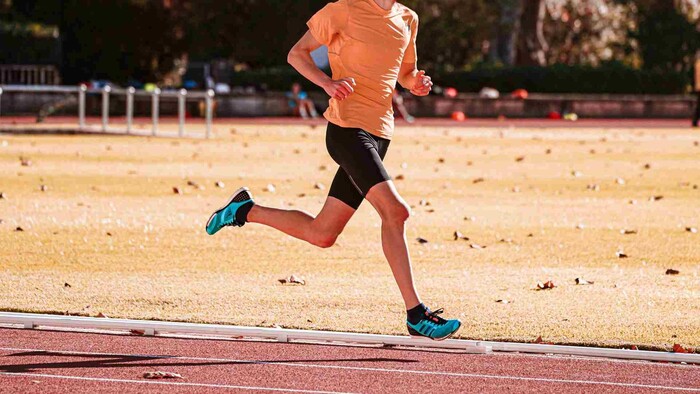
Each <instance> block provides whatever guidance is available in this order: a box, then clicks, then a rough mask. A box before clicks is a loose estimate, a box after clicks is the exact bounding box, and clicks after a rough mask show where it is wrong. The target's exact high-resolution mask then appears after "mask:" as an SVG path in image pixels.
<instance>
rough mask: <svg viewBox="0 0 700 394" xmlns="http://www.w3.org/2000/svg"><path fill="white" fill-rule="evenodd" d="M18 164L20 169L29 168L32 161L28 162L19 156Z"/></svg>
mask: <svg viewBox="0 0 700 394" xmlns="http://www.w3.org/2000/svg"><path fill="white" fill-rule="evenodd" d="M19 164H20V165H21V166H22V167H31V166H32V164H33V163H32V161H31V160H29V159H28V158H26V157H22V156H20V158H19Z"/></svg>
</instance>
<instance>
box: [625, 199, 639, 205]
mask: <svg viewBox="0 0 700 394" xmlns="http://www.w3.org/2000/svg"><path fill="white" fill-rule="evenodd" d="M627 203H628V204H630V205H637V200H629V201H627Z"/></svg>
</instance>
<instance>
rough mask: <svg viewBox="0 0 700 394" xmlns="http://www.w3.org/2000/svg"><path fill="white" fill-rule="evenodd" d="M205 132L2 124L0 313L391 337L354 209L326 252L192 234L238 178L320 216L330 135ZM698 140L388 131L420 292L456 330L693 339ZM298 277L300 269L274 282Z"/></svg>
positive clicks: (297, 130) (696, 335) (370, 244)
mask: <svg viewBox="0 0 700 394" xmlns="http://www.w3.org/2000/svg"><path fill="white" fill-rule="evenodd" d="M216 132H217V134H218V136H219V138H218V139H216V140H213V141H203V140H174V139H149V138H142V137H102V136H100V137H94V136H92V137H91V136H9V135H4V136H1V135H0V192H2V193H4V197H5V198H4V199H0V220H2V222H1V223H0V250H2V251H3V252H2V253H1V254H0V309H2V310H9V311H34V312H52V313H53V312H55V313H65V312H67V313H71V314H83V315H92V316H95V315H97V314H98V313H104V314H106V315H107V316H110V317H128V318H145V319H167V320H180V321H194V322H218V323H232V324H239V325H248V326H274V325H279V326H282V327H294V328H305V329H324V330H325V329H328V330H347V331H362V332H376V333H391V334H404V333H405V326H404V324H403V319H404V311H403V305H402V302H401V301H400V298H399V293H398V289H397V288H396V286H395V284H394V282H393V279H392V277H391V273H390V270H389V267H388V264H387V263H386V262H385V260H384V258H383V255H382V252H381V245H380V242H379V232H380V229H379V224H380V223H379V217H378V216H377V214H376V213H374V212H373V211H372V209H371V207H370V206H369V205H368V204H363V206H362V207H361V208H360V210H359V211H358V213H357V215H356V217H355V218H353V220H352V221H351V222H350V224H349V225H348V227H347V230H346V232H345V233H344V234H343V235H342V236H341V237H340V239H339V242H338V245H336V246H334V247H332V248H330V249H325V250H321V249H316V248H314V247H312V246H310V245H307V244H305V243H303V242H301V241H297V240H294V239H291V238H287V237H285V236H282V235H281V234H279V233H277V232H275V231H274V230H271V229H268V228H264V227H262V226H257V225H247V226H245V227H244V228H240V229H238V228H235V229H233V228H232V229H226V231H223V232H222V233H219V234H217V235H216V236H214V237H210V236H207V235H206V234H205V232H204V223H205V222H206V219H207V218H208V216H209V214H210V212H211V211H212V210H213V209H215V208H218V207H219V206H220V205H221V204H222V203H224V202H225V200H226V198H227V197H228V196H229V194H230V193H232V192H233V191H234V190H235V189H236V188H237V187H239V186H241V185H247V186H249V187H250V188H251V189H252V191H253V193H254V194H255V196H256V197H257V199H258V201H259V202H261V203H263V204H265V205H271V206H275V207H290V208H295V209H303V210H307V211H309V212H312V213H316V212H318V210H319V209H320V207H321V205H322V203H323V200H324V198H325V194H326V192H327V190H320V189H317V188H315V187H314V184H315V183H322V184H324V185H326V188H327V186H328V185H329V184H330V181H331V179H332V177H333V174H334V171H335V168H336V167H335V164H334V163H333V162H332V161H331V159H330V158H329V156H328V155H327V153H326V150H325V144H324V128H323V127H312V126H289V127H283V126H251V125H248V126H242V125H233V124H231V125H227V124H222V123H219V124H218V125H217V126H216ZM697 141H700V134H698V133H697V132H693V131H691V130H689V129H687V130H686V129H683V130H681V129H678V130H673V129H665V130H662V129H658V130H654V129H645V130H642V129H617V130H616V129H586V128H584V129H576V130H567V129H563V128H562V129H533V128H528V129H519V128H508V127H502V128H479V129H468V128H445V127H431V128H419V127H418V128H407V127H402V128H399V129H398V130H397V133H396V138H395V140H394V141H393V142H392V146H391V148H390V149H389V154H388V156H387V167H388V169H389V171H390V173H391V174H392V175H394V176H397V175H403V179H401V180H397V181H396V183H397V185H398V189H399V191H400V192H401V193H402V195H403V196H404V197H405V199H406V200H407V201H408V202H409V204H411V205H412V206H413V209H414V215H413V216H412V218H411V220H410V222H409V230H408V238H409V242H410V246H411V252H412V255H413V258H414V270H415V275H416V281H417V284H418V286H419V290H420V292H421V295H422V297H423V299H424V300H425V301H426V303H428V304H429V305H431V306H433V307H434V308H436V307H444V308H445V310H446V315H448V316H450V317H458V318H460V319H462V320H463V322H464V323H465V324H464V328H463V330H462V331H461V332H460V335H461V337H463V338H479V339H495V340H518V341H533V340H535V338H537V337H538V336H541V337H542V338H543V340H544V341H546V342H554V343H583V344H596V345H606V346H621V345H627V344H636V345H640V346H649V347H667V346H669V345H672V344H673V343H680V344H683V345H685V346H691V347H700V233H694V232H692V231H688V230H687V229H686V228H687V227H688V228H698V227H700V189H699V188H700V146H698V142H697ZM20 157H23V158H25V159H28V160H30V161H31V163H30V164H31V165H29V166H23V165H22V163H21V160H20ZM25 164H29V163H25ZM618 178H620V179H619V180H618ZM482 180H483V181H482ZM188 181H193V182H195V183H196V184H198V185H201V188H197V187H194V186H191V185H188ZM217 181H221V182H223V183H224V184H225V187H224V188H218V187H215V182H217ZM623 181H624V182H623ZM268 184H273V185H274V186H275V188H276V191H275V192H268V191H265V189H266V187H267V185H268ZM41 185H45V190H44V191H42V190H41ZM173 187H178V188H179V189H180V190H181V191H182V194H175V193H173ZM302 194H303V196H301V197H300V195H302ZM653 196H659V197H660V196H663V198H662V199H659V200H656V201H651V200H650V198H651V197H653ZM421 200H425V201H424V203H423V204H421V203H420V201H421ZM428 204H429V205H428ZM17 227H21V228H22V229H23V230H24V231H17ZM455 230H459V231H460V232H461V233H463V234H464V235H465V236H467V237H469V238H470V241H465V240H457V241H455V240H454V237H453V233H454V231H455ZM621 230H629V231H630V232H636V233H633V234H623V233H621ZM418 237H422V238H425V239H427V240H428V241H429V242H428V243H426V244H419V243H418V242H417V241H416V238H418ZM502 240H503V241H505V242H503V241H502ZM470 244H478V245H482V246H485V248H483V249H474V248H471V247H470ZM618 251H623V252H624V253H625V254H626V255H628V257H627V258H619V257H618V256H617V255H616V253H617V252H618ZM669 268H672V269H676V270H678V271H679V272H680V273H679V274H678V275H666V274H665V272H666V270H667V269H669ZM290 274H296V275H299V276H303V277H304V278H305V279H306V281H307V284H306V285H305V286H287V285H281V284H280V283H279V282H278V279H280V278H283V277H285V276H288V275H290ZM578 277H583V278H585V279H587V280H589V281H593V282H595V283H594V284H592V285H585V286H582V285H576V284H575V282H574V280H575V279H576V278H578ZM548 280H552V281H553V282H554V284H555V285H556V287H555V288H554V289H551V290H544V291H537V290H535V288H536V284H537V283H538V282H545V281H548ZM497 300H507V301H508V303H500V302H496V301H497Z"/></svg>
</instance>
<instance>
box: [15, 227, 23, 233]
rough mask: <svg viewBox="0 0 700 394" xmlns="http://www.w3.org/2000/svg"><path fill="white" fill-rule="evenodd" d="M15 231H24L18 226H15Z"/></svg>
mask: <svg viewBox="0 0 700 394" xmlns="http://www.w3.org/2000/svg"><path fill="white" fill-rule="evenodd" d="M15 231H17V232H20V231H24V229H23V228H22V227H20V226H17V228H15Z"/></svg>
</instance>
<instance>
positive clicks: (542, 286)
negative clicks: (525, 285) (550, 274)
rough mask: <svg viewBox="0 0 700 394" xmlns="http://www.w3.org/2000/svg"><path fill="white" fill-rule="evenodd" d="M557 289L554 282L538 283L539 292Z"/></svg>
mask: <svg viewBox="0 0 700 394" xmlns="http://www.w3.org/2000/svg"><path fill="white" fill-rule="evenodd" d="M555 287H556V286H555V285H554V282H552V281H551V280H548V281H546V282H544V283H542V282H537V290H551V289H553V288H555Z"/></svg>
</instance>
